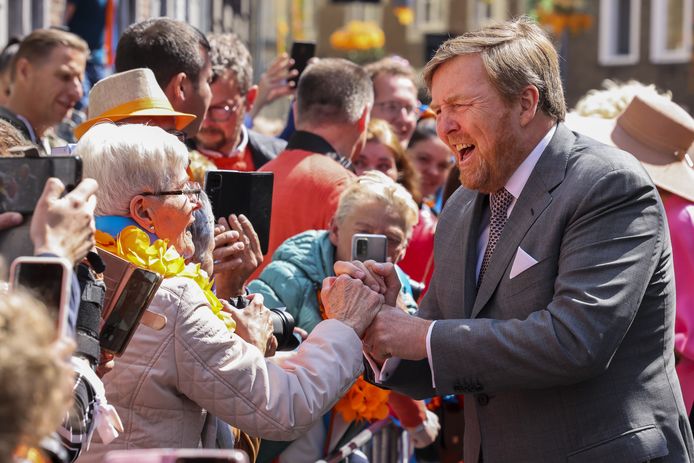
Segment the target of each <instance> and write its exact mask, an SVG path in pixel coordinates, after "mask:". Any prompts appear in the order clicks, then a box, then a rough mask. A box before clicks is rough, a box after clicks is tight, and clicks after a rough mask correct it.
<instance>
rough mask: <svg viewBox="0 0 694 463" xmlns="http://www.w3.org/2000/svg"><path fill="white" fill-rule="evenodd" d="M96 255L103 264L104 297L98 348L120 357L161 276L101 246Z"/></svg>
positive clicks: (159, 282) (155, 290)
mask: <svg viewBox="0 0 694 463" xmlns="http://www.w3.org/2000/svg"><path fill="white" fill-rule="evenodd" d="M99 256H100V257H101V258H102V259H103V261H104V264H105V265H106V270H105V271H104V284H105V285H106V296H105V298H104V308H103V314H102V323H101V327H100V334H99V342H100V344H101V348H102V349H104V350H106V351H108V352H111V353H113V354H115V355H116V356H120V355H122V354H123V352H125V349H126V347H127V346H128V343H129V342H130V339H131V338H132V336H133V334H135V330H136V329H137V326H138V325H139V323H140V319H141V318H142V315H143V314H144V313H145V310H147V307H149V304H150V303H151V302H152V299H153V298H154V296H155V294H156V292H157V290H158V289H159V286H160V285H161V282H162V281H163V277H162V276H161V275H159V274H158V273H156V272H153V271H151V270H147V269H143V268H140V267H137V266H135V265H133V264H132V263H130V262H128V261H127V260H125V259H122V258H121V257H119V256H117V255H115V254H112V253H110V252H108V251H104V250H103V249H99Z"/></svg>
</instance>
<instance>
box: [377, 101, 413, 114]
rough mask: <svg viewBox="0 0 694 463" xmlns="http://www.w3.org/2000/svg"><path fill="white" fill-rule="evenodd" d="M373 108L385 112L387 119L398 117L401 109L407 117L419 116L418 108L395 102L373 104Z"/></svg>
mask: <svg viewBox="0 0 694 463" xmlns="http://www.w3.org/2000/svg"><path fill="white" fill-rule="evenodd" d="M374 106H378V107H379V108H381V110H383V112H385V113H386V114H387V115H388V117H397V116H399V115H400V114H401V113H402V111H403V109H404V110H405V115H406V116H407V117H417V116H418V115H419V108H418V107H417V106H413V105H410V104H403V103H398V102H397V101H379V102H376V103H374Z"/></svg>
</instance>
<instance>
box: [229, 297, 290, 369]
mask: <svg viewBox="0 0 694 463" xmlns="http://www.w3.org/2000/svg"><path fill="white" fill-rule="evenodd" d="M252 296H253V297H252V299H251V302H250V304H249V305H248V306H247V307H246V308H245V309H236V308H234V307H232V306H231V305H230V304H229V303H228V302H226V301H225V300H222V304H224V307H225V310H226V311H227V312H229V313H230V314H231V317H232V318H233V319H234V321H235V322H236V334H238V335H239V337H241V339H243V340H244V341H246V342H247V343H249V344H252V345H253V346H255V347H256V348H257V349H258V350H259V351H260V352H262V353H263V355H265V356H266V357H272V356H273V355H275V351H276V350H277V339H275V337H274V336H273V335H272V320H271V319H270V311H269V310H268V309H267V307H265V305H263V296H262V295H260V294H253V295H252Z"/></svg>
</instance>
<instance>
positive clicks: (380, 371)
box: [364, 352, 400, 384]
mask: <svg viewBox="0 0 694 463" xmlns="http://www.w3.org/2000/svg"><path fill="white" fill-rule="evenodd" d="M364 357H366V361H367V362H369V366H371V369H372V370H373V372H374V381H376V383H378V384H381V383H383V382H385V381H388V379H389V378H390V377H391V375H392V374H393V371H395V369H396V368H397V367H398V365H399V364H400V358H399V357H391V358H389V359H386V361H385V362H383V365H382V366H381V367H380V368H379V367H378V364H377V363H376V361H375V360H374V359H373V358H371V356H370V355H369V354H368V353H366V352H364Z"/></svg>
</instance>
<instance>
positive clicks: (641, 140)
mask: <svg viewBox="0 0 694 463" xmlns="http://www.w3.org/2000/svg"><path fill="white" fill-rule="evenodd" d="M566 124H567V125H568V126H569V127H570V128H571V129H572V130H574V131H576V132H580V133H582V134H585V135H587V136H589V137H591V138H595V139H596V140H598V141H601V142H603V143H606V144H609V145H612V146H616V147H617V148H620V149H622V150H624V151H627V152H629V153H631V154H632V155H634V157H636V158H637V159H638V160H639V161H641V164H642V165H643V167H644V168H645V169H646V171H647V172H648V174H649V175H650V176H651V178H652V179H653V183H655V184H656V185H657V186H658V187H660V188H662V189H664V190H667V191H669V192H671V193H674V194H676V195H678V196H681V197H682V198H685V199H687V200H689V201H692V202H694V147H693V146H692V143H694V119H693V118H692V117H691V116H690V115H689V114H688V113H687V112H686V111H685V110H684V109H682V108H681V107H680V106H679V105H677V104H676V103H674V102H672V101H670V100H669V99H667V98H665V97H662V96H655V95H652V96H651V95H649V96H646V95H644V96H635V97H634V99H633V100H632V101H631V102H630V103H629V105H628V106H627V107H626V109H625V110H624V112H622V114H620V115H619V116H618V117H616V118H614V119H603V118H600V117H582V116H579V115H577V114H575V113H569V114H567V116H566Z"/></svg>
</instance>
